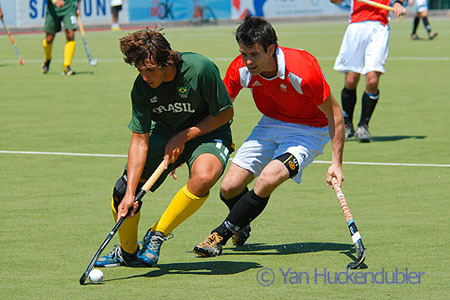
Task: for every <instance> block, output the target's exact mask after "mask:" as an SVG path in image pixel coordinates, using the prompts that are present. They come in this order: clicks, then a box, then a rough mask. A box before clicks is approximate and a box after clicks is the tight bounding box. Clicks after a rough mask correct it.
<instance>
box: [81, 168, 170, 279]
mask: <svg viewBox="0 0 450 300" xmlns="http://www.w3.org/2000/svg"><path fill="white" fill-rule="evenodd" d="M164 170H165V169H164V161H163V162H161V163H160V164H159V166H158V168H157V169H156V170H155V172H153V174H152V176H150V178H149V179H148V180H147V181H146V182H145V184H144V185H143V186H142V187H141V189H140V190H139V192H138V193H137V194H136V196H135V197H134V202H137V201H140V200H141V199H142V198H143V197H144V195H145V194H146V193H147V192H148V191H149V190H150V189H151V187H152V186H153V185H154V184H155V182H156V180H158V178H159V177H160V176H161V174H162V173H163V172H164ZM132 210H133V207H130V209H129V210H128V214H129V213H130V212H131V211H132ZM128 214H127V215H128ZM125 219H126V216H125V217H121V218H120V219H119V221H118V222H117V223H116V225H115V226H114V228H113V229H112V230H111V232H110V233H109V234H108V236H107V237H106V239H105V240H104V241H103V243H102V245H101V246H100V248H98V250H97V252H96V253H95V255H94V257H93V258H92V260H91V262H90V263H89V265H88V267H87V268H86V271H84V273H83V275H81V278H80V284H81V285H84V283H85V281H86V278H87V277H88V276H89V273H90V272H91V271H92V268H93V267H94V264H95V262H96V261H97V259H98V258H99V257H100V254H101V253H102V251H103V250H104V249H105V248H106V246H107V245H108V243H109V242H110V241H111V240H112V238H113V236H114V235H115V234H116V232H117V230H119V227H120V226H121V225H122V223H123V221H125Z"/></svg>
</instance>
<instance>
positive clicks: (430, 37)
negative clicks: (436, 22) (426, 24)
mask: <svg viewBox="0 0 450 300" xmlns="http://www.w3.org/2000/svg"><path fill="white" fill-rule="evenodd" d="M437 35H438V33H437V32H430V34H429V35H428V38H429V39H430V40H432V39H434V38H435V37H437Z"/></svg>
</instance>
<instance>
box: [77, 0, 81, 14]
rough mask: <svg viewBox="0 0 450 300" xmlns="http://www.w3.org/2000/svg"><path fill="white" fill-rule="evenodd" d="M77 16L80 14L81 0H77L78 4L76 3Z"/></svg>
mask: <svg viewBox="0 0 450 300" xmlns="http://www.w3.org/2000/svg"><path fill="white" fill-rule="evenodd" d="M77 16H81V0H78V4H77Z"/></svg>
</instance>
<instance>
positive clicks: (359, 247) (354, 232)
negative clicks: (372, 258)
mask: <svg viewBox="0 0 450 300" xmlns="http://www.w3.org/2000/svg"><path fill="white" fill-rule="evenodd" d="M331 184H332V186H333V189H334V191H335V192H336V196H337V199H338V201H339V204H340V205H341V208H342V211H343V212H344V217H345V221H346V222H347V225H348V229H349V231H350V235H351V236H352V240H353V245H355V249H356V254H357V256H358V258H357V260H356V261H354V262H351V263H349V264H348V265H347V269H356V268H357V267H358V266H359V265H361V264H362V263H363V262H364V259H365V258H366V251H365V249H364V245H363V242H362V240H361V235H360V234H359V231H358V228H356V224H355V221H354V220H353V216H352V213H351V212H350V209H349V208H348V204H347V201H345V196H344V193H343V192H342V189H341V187H340V186H339V182H338V181H337V179H336V178H334V177H333V178H332V179H331Z"/></svg>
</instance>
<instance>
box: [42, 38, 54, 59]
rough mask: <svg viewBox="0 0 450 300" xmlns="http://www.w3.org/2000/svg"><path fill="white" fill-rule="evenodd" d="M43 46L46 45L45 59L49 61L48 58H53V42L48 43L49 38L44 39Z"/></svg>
mask: <svg viewBox="0 0 450 300" xmlns="http://www.w3.org/2000/svg"><path fill="white" fill-rule="evenodd" d="M42 47H44V56H45V61H48V60H50V59H52V48H53V44H48V43H47V40H46V39H44V41H43V42H42Z"/></svg>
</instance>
